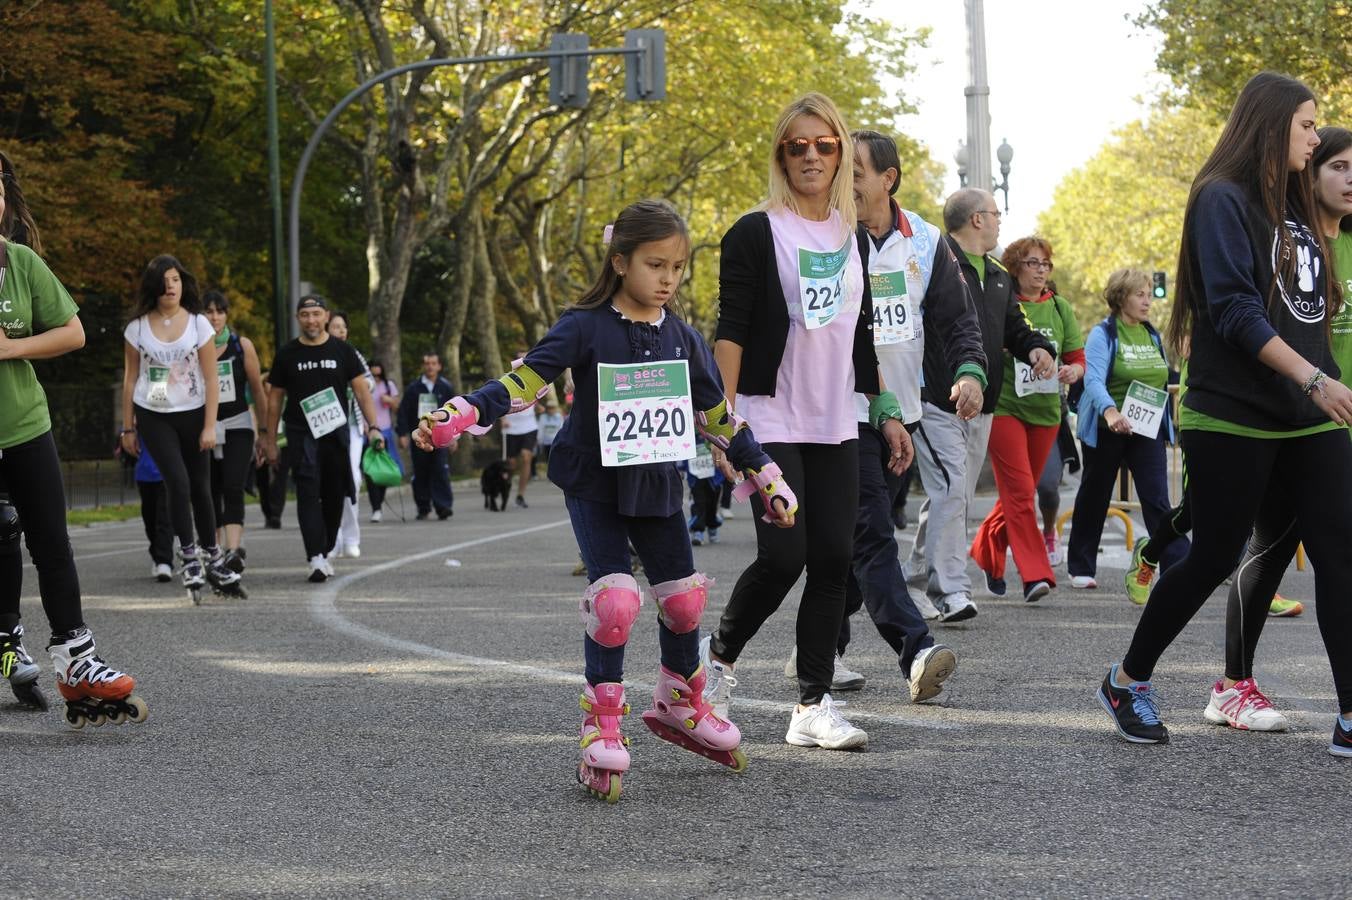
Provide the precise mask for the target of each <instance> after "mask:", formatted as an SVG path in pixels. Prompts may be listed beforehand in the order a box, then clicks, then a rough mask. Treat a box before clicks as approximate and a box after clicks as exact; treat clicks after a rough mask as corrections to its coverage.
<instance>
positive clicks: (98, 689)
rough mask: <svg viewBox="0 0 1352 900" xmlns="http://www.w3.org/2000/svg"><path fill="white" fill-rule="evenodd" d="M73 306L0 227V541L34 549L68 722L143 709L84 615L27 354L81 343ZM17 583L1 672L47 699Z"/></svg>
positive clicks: (6, 600) (0, 192) (44, 414)
mask: <svg viewBox="0 0 1352 900" xmlns="http://www.w3.org/2000/svg"><path fill="white" fill-rule="evenodd" d="M13 183H14V181H13V175H12V173H5V175H4V177H0V222H6V221H7V220H6V219H5V200H6V192H7V190H9V189H10V187H11V185H13ZM20 206H22V204H20ZM16 212H17V214H16V213H11V215H12V216H13V218H14V219H17V220H20V221H28V222H30V223H31V221H32V220H31V218H29V217H28V215H27V210H26V209H19V210H17V211H16ZM34 232H35V229H34V230H31V231H30V233H34ZM79 312H80V309H79V307H77V306H76V305H75V301H74V300H72V299H71V297H70V294H68V293H67V292H66V289H65V288H64V287H62V285H61V282H60V281H58V280H57V279H56V276H55V275H53V274H52V271H51V269H49V268H47V264H46V263H45V262H43V261H42V257H40V256H38V254H37V253H35V252H33V251H32V250H31V249H29V248H28V247H25V246H24V245H22V244H18V243H12V242H10V241H8V240H6V239H5V237H4V235H3V234H0V479H3V481H4V483H5V484H6V485H8V487H9V500H10V503H11V504H13V506H8V505H6V507H7V508H6V509H0V544H2V545H6V546H15V547H17V542H18V539H19V533H20V531H22V533H23V536H24V541H25V543H26V544H27V546H28V552H29V554H30V555H31V556H32V557H33V566H34V568H36V569H37V571H38V593H39V594H40V595H41V597H42V609H43V612H45V613H46V614H47V621H48V623H49V624H50V625H51V628H52V637H51V640H50V641H49V642H48V643H47V650H48V652H49V653H50V654H51V657H52V667H53V668H54V669H55V671H56V683H57V688H58V690H59V691H60V692H61V696H62V697H63V698H64V699H65V701H66V721H67V722H68V723H69V724H70V725H71V726H72V727H74V728H79V727H81V726H83V725H84V724H85V723H86V722H93V723H94V724H96V725H102V724H103V723H104V721H108V720H110V721H113V722H116V723H121V722H125V721H127V720H131V721H133V722H141V721H144V719H145V717H146V705H145V703H144V702H143V701H142V700H141V699H140V698H139V697H137V696H136V695H135V694H132V689H133V688H134V687H135V685H136V682H135V681H134V679H133V678H132V677H131V676H130V675H127V674H126V673H124V672H119V671H118V670H116V669H114V668H113V667H112V666H109V665H107V664H106V663H105V662H104V661H103V660H102V659H100V658H99V657H98V655H97V654H96V652H95V648H94V635H93V634H92V633H91V632H90V630H89V628H88V627H86V625H85V622H84V616H83V613H82V610H81V603H80V578H79V575H78V574H77V573H76V571H75V558H74V556H73V555H72V553H71V547H70V536H69V535H68V534H67V532H66V498H65V489H64V486H63V485H62V482H61V460H60V459H59V458H58V456H57V453H56V441H55V440H53V439H52V420H51V416H50V415H49V413H48V411H47V395H46V393H45V392H44V391H43V390H42V385H41V384H40V383H39V382H38V379H37V375H36V374H35V373H34V371H33V364H32V362H31V360H34V359H52V358H54V357H57V356H63V355H65V354H67V353H70V352H71V351H74V350H78V349H80V348H81V347H83V346H84V342H85V335H84V327H83V326H82V325H81V324H80V317H79ZM21 588H22V569H19V570H17V571H14V570H12V568H7V569H6V572H5V579H4V589H3V590H0V672H3V674H4V676H5V677H7V678H9V680H10V686H11V687H12V688H14V693H15V695H16V696H18V697H19V699H20V701H21V702H24V703H25V704H26V705H31V706H36V707H39V708H45V707H46V700H45V698H43V696H42V693H41V691H39V690H38V689H37V686H36V681H37V677H38V667H37V665H36V663H34V662H33V658H32V657H31V656H29V655H28V653H27V651H26V650H25V649H24V646H23V625H22V624H20V620H19V593H20V590H21Z"/></svg>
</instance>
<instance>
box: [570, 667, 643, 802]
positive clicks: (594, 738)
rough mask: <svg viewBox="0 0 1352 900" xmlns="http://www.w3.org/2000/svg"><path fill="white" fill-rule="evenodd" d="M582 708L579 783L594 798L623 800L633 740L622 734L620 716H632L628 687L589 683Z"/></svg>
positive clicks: (579, 702) (608, 800)
mask: <svg viewBox="0 0 1352 900" xmlns="http://www.w3.org/2000/svg"><path fill="white" fill-rule="evenodd" d="M578 705H579V706H581V707H582V712H583V716H582V741H581V744H582V762H581V763H579V764H578V767H577V780H578V782H580V783H581V784H582V785H583V786H584V787H585V788H586V789H587V791H588V792H589V793H591V794H592V795H593V796H596V797H599V798H600V799H602V800H604V801H606V802H607V803H614V802H615V801H617V800H619V799H620V777H621V776H622V775H624V773H625V772H627V771H629V751H628V750H627V749H625V748H626V747H628V745H629V739H628V738H627V737H623V736H622V735H621V734H620V717H621V716H625V715H628V713H629V705H628V704H626V703H625V702H624V685H622V684H618V683H616V682H605V683H603V684H598V685H595V686H593V685H590V684H589V685H587V686H586V687H585V688H583V691H582V696H581V698H579V700H578ZM645 718H646V716H645Z"/></svg>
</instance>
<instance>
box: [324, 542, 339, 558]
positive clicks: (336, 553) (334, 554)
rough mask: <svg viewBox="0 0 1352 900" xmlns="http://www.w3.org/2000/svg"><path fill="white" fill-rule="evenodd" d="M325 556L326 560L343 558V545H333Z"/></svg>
mask: <svg viewBox="0 0 1352 900" xmlns="http://www.w3.org/2000/svg"><path fill="white" fill-rule="evenodd" d="M325 556H326V558H328V559H342V558H343V545H342V544H334V545H333V549H332V550H330V551H329V552H328V553H327V554H325Z"/></svg>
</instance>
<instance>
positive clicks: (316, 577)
mask: <svg viewBox="0 0 1352 900" xmlns="http://www.w3.org/2000/svg"><path fill="white" fill-rule="evenodd" d="M329 574H330V569H329V564H328V561H327V560H325V559H324V557H323V556H312V557H310V580H311V581H313V582H314V583H315V584H318V583H319V582H321V581H328V580H329Z"/></svg>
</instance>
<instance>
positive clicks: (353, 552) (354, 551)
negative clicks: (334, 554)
mask: <svg viewBox="0 0 1352 900" xmlns="http://www.w3.org/2000/svg"><path fill="white" fill-rule="evenodd" d="M343 555H344V556H346V557H347V558H348V559H357V558H358V557H360V556H361V545H360V544H348V545H347V546H346V547H344V548H343Z"/></svg>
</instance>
